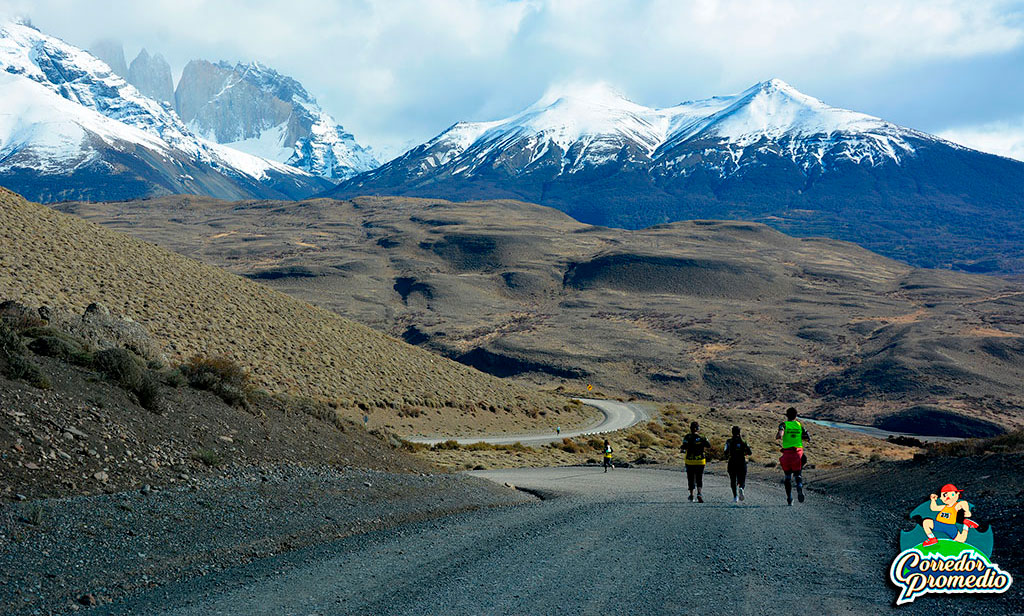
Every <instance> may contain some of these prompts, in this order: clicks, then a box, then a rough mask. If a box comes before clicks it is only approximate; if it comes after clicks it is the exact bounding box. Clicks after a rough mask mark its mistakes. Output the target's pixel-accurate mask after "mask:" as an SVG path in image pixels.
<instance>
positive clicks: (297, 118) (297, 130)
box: [175, 60, 380, 180]
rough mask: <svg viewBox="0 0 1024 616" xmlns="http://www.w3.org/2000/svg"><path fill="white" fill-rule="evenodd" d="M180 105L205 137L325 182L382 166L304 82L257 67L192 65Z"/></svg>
mask: <svg viewBox="0 0 1024 616" xmlns="http://www.w3.org/2000/svg"><path fill="white" fill-rule="evenodd" d="M175 105H176V108H177V110H178V114H179V115H180V116H181V118H182V119H183V120H185V121H186V122H187V123H188V125H189V126H190V127H191V128H192V129H193V130H194V131H195V132H196V133H198V134H200V135H203V136H204V137H206V138H208V139H211V140H213V141H216V142H218V143H222V144H224V145H229V146H231V147H233V148H235V149H238V150H242V151H245V152H249V153H250V154H254V155H257V156H261V157H263V158H267V159H269V160H275V161H278V162H282V163H286V164H288V165H291V166H293V167H297V168H299V169H303V170H304V171H307V172H309V173H312V174H314V175H318V176H321V177H324V178H328V179H332V180H342V179H346V178H349V177H352V176H353V175H356V174H358V173H362V172H363V171H368V170H370V169H374V168H376V167H377V166H378V165H379V164H380V163H378V162H377V160H376V159H375V158H374V156H373V154H372V153H371V152H370V150H369V149H368V148H365V147H363V146H362V145H360V144H359V143H358V142H356V140H355V137H353V136H352V135H351V134H350V133H348V132H347V131H345V129H344V128H342V127H341V125H340V124H338V123H337V122H336V121H335V120H334V119H333V118H332V117H331V116H330V115H329V114H327V113H326V112H324V111H323V109H321V108H320V106H319V105H318V104H317V102H316V100H315V99H314V98H313V97H312V96H310V94H309V93H308V92H307V91H306V89H305V88H303V87H302V84H300V83H299V82H298V81H296V80H294V79H292V78H291V77H288V76H286V75H282V74H280V73H278V72H277V71H275V70H273V69H271V68H268V67H266V66H264V65H262V64H260V63H258V62H252V63H249V64H237V65H235V66H231V65H230V64H228V63H225V62H219V63H216V64H213V63H210V62H206V61H203V60H194V61H192V62H190V63H188V64H187V65H186V66H185V69H184V71H183V72H182V76H181V80H180V81H179V82H178V88H177V90H176V92H175Z"/></svg>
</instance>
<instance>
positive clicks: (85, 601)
mask: <svg viewBox="0 0 1024 616" xmlns="http://www.w3.org/2000/svg"><path fill="white" fill-rule="evenodd" d="M78 602H79V603H81V604H82V605H89V606H92V605H96V604H97V603H98V601H96V595H94V594H92V593H87V594H84V595H82V596H81V597H79V598H78Z"/></svg>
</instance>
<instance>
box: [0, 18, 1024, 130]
mask: <svg viewBox="0 0 1024 616" xmlns="http://www.w3.org/2000/svg"><path fill="white" fill-rule="evenodd" d="M3 12H7V13H23V14H27V15H29V16H31V17H32V19H33V20H34V22H35V23H36V25H37V26H39V27H41V28H42V29H43V30H45V31H48V32H50V33H53V34H56V35H57V36H61V37H62V38H65V39H67V40H68V41H70V42H72V43H75V44H78V45H81V46H88V45H89V44H91V43H92V42H93V41H95V40H97V39H100V38H119V39H121V40H123V41H125V43H126V48H127V50H128V51H129V52H130V53H134V52H136V51H137V50H138V49H139V48H141V47H143V46H145V47H146V48H148V49H149V50H150V51H151V52H161V53H163V54H164V56H165V57H167V58H168V60H169V61H170V62H171V64H172V65H173V66H174V68H175V69H176V71H180V69H181V67H182V66H184V64H185V63H186V62H187V61H188V60H190V59H192V58H195V57H201V58H205V59H211V60H220V59H224V60H229V61H236V60H250V59H258V60H260V61H262V62H265V63H266V64H268V65H270V66H272V67H274V68H276V69H278V70H280V71H281V72H284V73H287V74H289V75H291V76H293V77H295V78H296V79H298V80H299V81H300V82H302V83H303V84H304V85H305V86H306V87H307V88H308V89H309V90H310V91H311V92H312V93H313V94H314V95H315V96H317V98H318V99H319V100H320V102H321V103H322V104H323V105H324V107H325V108H326V109H327V110H328V111H330V112H331V113H332V114H334V115H335V116H336V117H337V118H338V119H339V120H340V121H341V122H342V123H343V124H345V126H346V127H347V128H349V129H350V130H352V131H353V132H354V133H355V134H356V136H357V137H358V138H360V139H361V140H363V141H367V142H369V143H370V144H372V145H374V146H377V147H383V148H385V149H392V150H393V149H395V148H397V147H398V146H399V145H400V144H404V143H406V142H407V141H409V140H410V139H412V140H415V141H420V140H423V139H426V138H428V137H430V136H432V135H433V134H435V133H436V132H438V131H439V130H442V129H443V128H445V127H447V126H448V125H450V124H451V123H453V122H455V121H457V120H462V119H490V118H495V117H500V116H504V115H509V114H511V113H514V112H515V111H518V110H519V109H520V108H522V107H523V106H525V105H527V104H529V103H531V102H533V101H534V100H536V99H537V98H538V97H539V96H540V95H541V94H542V93H543V92H544V91H545V90H546V89H547V88H548V86H550V85H552V84H556V83H561V82H568V81H606V82H609V83H611V84H613V85H615V86H616V87H618V88H619V89H621V90H623V91H624V92H625V93H626V94H628V95H630V96H632V97H633V98H635V99H636V100H637V102H640V103H643V104H646V105H651V106H661V105H669V104H673V103H675V102H678V101H680V100H683V99H686V98H696V97H703V96H708V95H711V94H725V93H730V92H735V91H739V90H742V89H743V88H745V87H747V86H749V85H750V84H752V83H754V82H756V81H760V80H762V79H767V78H769V77H776V76H777V77H781V78H782V79H785V80H786V81H789V82H791V83H793V84H794V85H796V86H797V87H800V88H803V89H805V90H807V91H808V93H809V94H812V95H814V94H818V95H819V96H820V95H822V93H823V92H829V93H831V92H843V91H846V92H850V91H852V90H854V89H856V88H857V87H858V84H861V83H866V82H869V81H870V80H871V79H873V78H875V77H877V76H878V75H880V74H893V73H894V72H897V71H912V70H914V69H915V67H919V66H923V65H927V64H928V63H932V64H938V63H949V62H951V61H961V60H963V59H970V58H984V57H991V56H994V55H998V54H1005V53H1008V52H1012V51H1013V50H1017V49H1020V48H1021V46H1022V44H1024V19H1022V17H1021V14H1022V10H1021V5H1020V3H1019V2H1007V1H1004V0H972V1H971V2H960V1H956V0H934V1H932V2H926V3H923V2H918V1H916V0H860V1H858V2H850V1H849V0H819V1H817V2H806V1H804V0H772V1H769V0H694V1H692V2H683V1H681V0H637V1H634V2H619V1H615V0H605V1H598V0H433V1H428V0H350V1H345V2H337V1H334V0H289V1H288V2H287V3H282V2H278V1H272V0H148V1H147V2H138V1H136V0H107V1H105V2H100V1H97V2H79V1H76V0H0V13H3ZM128 59H129V61H130V60H131V58H130V57H129V58H128ZM827 102H830V103H833V104H839V105H842V103H843V101H842V100H831V99H830V100H828V101H827ZM869 111H871V110H869Z"/></svg>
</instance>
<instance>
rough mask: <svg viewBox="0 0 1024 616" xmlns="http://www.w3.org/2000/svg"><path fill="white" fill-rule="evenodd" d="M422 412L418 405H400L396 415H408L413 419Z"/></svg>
mask: <svg viewBox="0 0 1024 616" xmlns="http://www.w3.org/2000/svg"><path fill="white" fill-rule="evenodd" d="M424 412H425V411H424V410H423V409H422V408H420V407H418V406H408V405H404V406H402V408H401V409H399V411H398V413H397V415H398V416H399V417H408V418H410V419H415V418H416V417H420V416H421V415H423V413H424Z"/></svg>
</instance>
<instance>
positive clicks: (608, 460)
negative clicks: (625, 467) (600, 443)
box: [604, 439, 615, 473]
mask: <svg viewBox="0 0 1024 616" xmlns="http://www.w3.org/2000/svg"><path fill="white" fill-rule="evenodd" d="M609 468H615V466H613V465H612V444H611V443H609V442H608V439H604V472H606V473H607V472H608V469H609Z"/></svg>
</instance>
